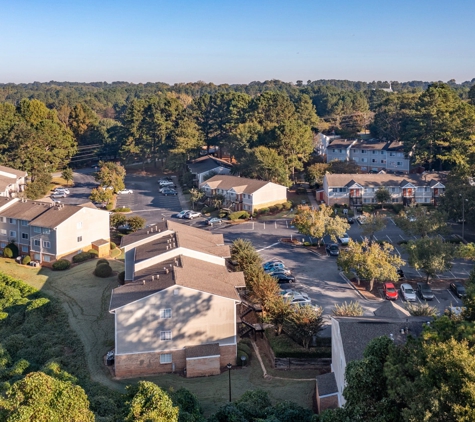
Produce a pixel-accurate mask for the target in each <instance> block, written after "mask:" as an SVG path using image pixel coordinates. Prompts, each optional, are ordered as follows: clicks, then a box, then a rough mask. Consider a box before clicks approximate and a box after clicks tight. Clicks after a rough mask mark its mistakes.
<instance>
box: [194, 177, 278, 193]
mask: <svg viewBox="0 0 475 422" xmlns="http://www.w3.org/2000/svg"><path fill="white" fill-rule="evenodd" d="M269 183H272V182H267V181H265V180H257V179H248V178H247V177H237V176H227V175H221V174H218V175H216V176H213V177H211V178H210V179H208V180H206V181H205V182H203V183H202V186H203V185H205V184H206V185H208V186H210V187H211V188H212V189H223V190H229V189H231V188H233V189H234V190H235V191H236V192H237V193H254V192H256V191H258V190H259V189H261V188H262V187H263V186H265V185H267V184H269Z"/></svg>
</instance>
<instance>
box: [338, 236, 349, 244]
mask: <svg viewBox="0 0 475 422" xmlns="http://www.w3.org/2000/svg"><path fill="white" fill-rule="evenodd" d="M338 240H339V242H340V243H341V244H342V245H348V242H349V241H350V236H348V233H345V234H344V235H343V236H341V237H339V238H338Z"/></svg>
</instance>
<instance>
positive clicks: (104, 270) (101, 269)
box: [94, 263, 112, 278]
mask: <svg viewBox="0 0 475 422" xmlns="http://www.w3.org/2000/svg"><path fill="white" fill-rule="evenodd" d="M94 275H95V276H96V277H101V278H106V277H110V276H111V275H112V268H111V266H110V265H109V263H107V264H99V265H98V266H97V267H96V269H95V270H94Z"/></svg>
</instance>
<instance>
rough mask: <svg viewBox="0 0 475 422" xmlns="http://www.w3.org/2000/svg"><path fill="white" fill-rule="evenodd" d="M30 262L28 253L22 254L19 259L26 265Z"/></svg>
mask: <svg viewBox="0 0 475 422" xmlns="http://www.w3.org/2000/svg"><path fill="white" fill-rule="evenodd" d="M30 262H31V258H30V256H29V255H26V256H24V257H23V259H22V260H21V263H22V264H23V265H28V264H29V263H30Z"/></svg>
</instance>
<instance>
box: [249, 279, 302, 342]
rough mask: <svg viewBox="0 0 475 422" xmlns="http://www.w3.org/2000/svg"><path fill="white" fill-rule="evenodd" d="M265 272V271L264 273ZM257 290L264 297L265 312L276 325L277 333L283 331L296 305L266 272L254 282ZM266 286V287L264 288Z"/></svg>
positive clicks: (266, 316)
mask: <svg viewBox="0 0 475 422" xmlns="http://www.w3.org/2000/svg"><path fill="white" fill-rule="evenodd" d="M264 274H265V273H264ZM254 286H256V288H255V290H254V291H255V292H257V294H259V295H260V296H262V297H263V298H264V300H265V301H264V303H263V314H264V316H265V318H266V319H267V320H268V322H270V323H271V324H273V325H274V327H275V332H276V335H278V336H279V335H280V334H281V333H282V329H283V327H284V323H285V322H286V321H287V319H288V318H289V316H290V315H291V314H292V312H294V307H293V306H292V305H291V304H290V303H289V301H287V300H285V299H284V298H283V297H282V295H280V288H279V285H278V284H277V282H276V280H275V278H273V277H272V276H270V275H268V274H265V275H263V276H262V277H261V279H260V280H258V281H257V282H256V283H254ZM263 287H264V288H263Z"/></svg>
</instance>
